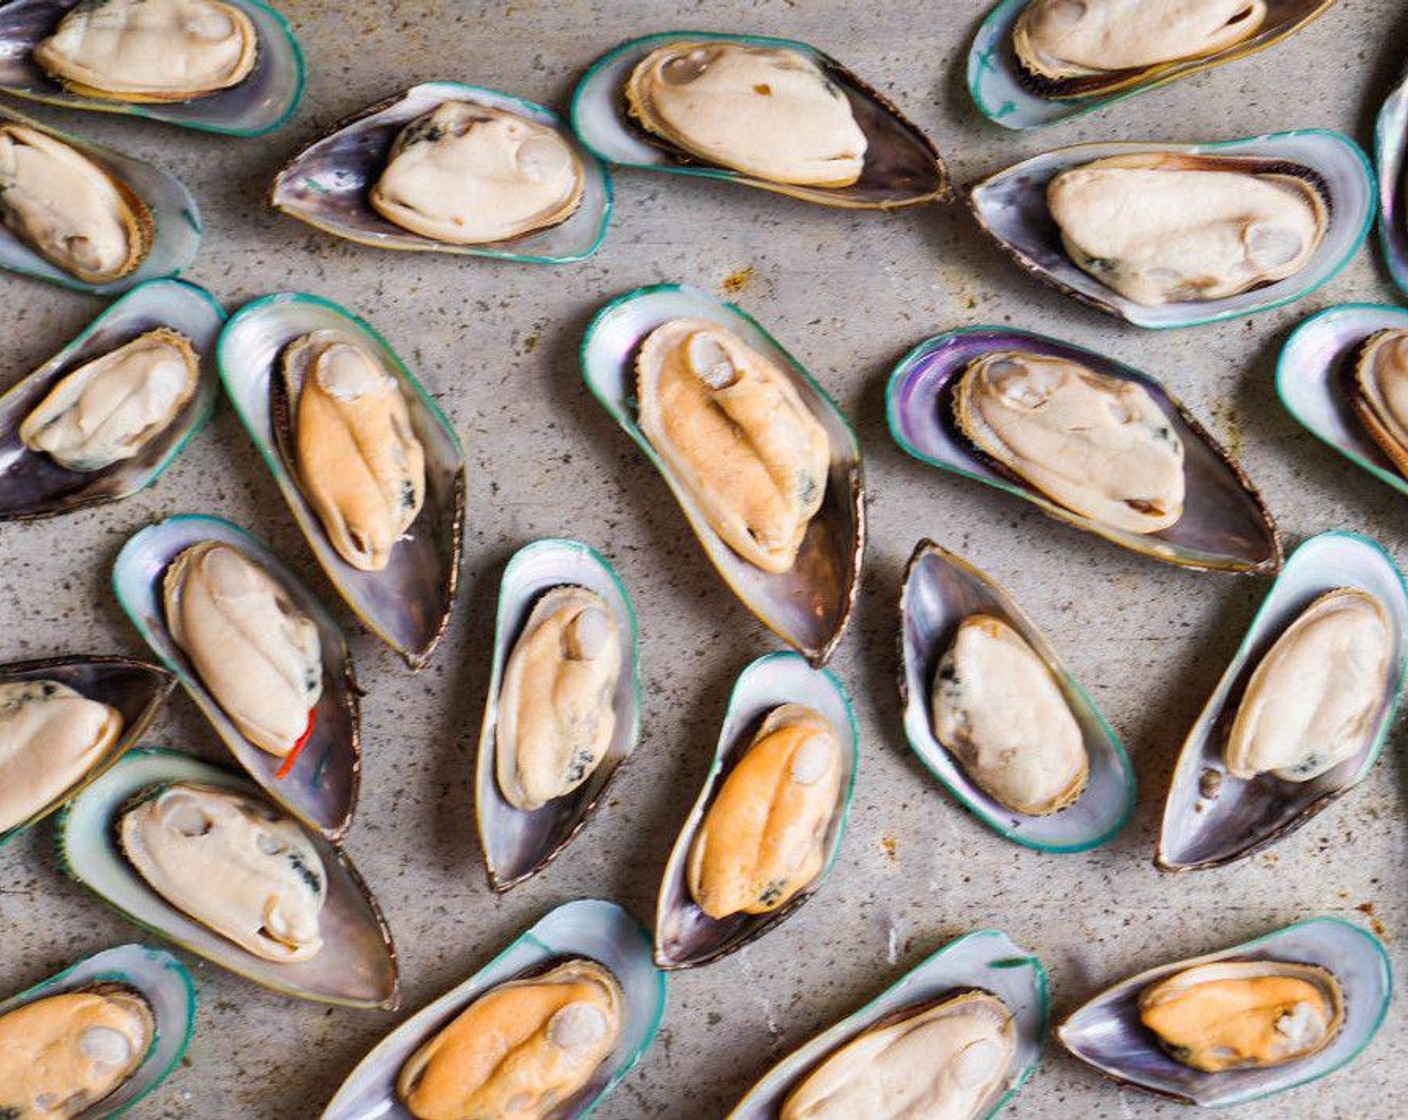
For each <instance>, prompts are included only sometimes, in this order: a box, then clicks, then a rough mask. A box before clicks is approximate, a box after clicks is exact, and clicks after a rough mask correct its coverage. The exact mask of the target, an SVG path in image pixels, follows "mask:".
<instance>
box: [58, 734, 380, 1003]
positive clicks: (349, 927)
mask: <svg viewBox="0 0 1408 1120" xmlns="http://www.w3.org/2000/svg"><path fill="white" fill-rule="evenodd" d="M181 781H189V782H200V783H204V784H206V785H214V786H221V787H224V788H229V789H233V790H237V791H239V792H241V793H244V794H247V795H249V794H252V795H254V796H256V797H257V796H258V793H257V791H256V790H255V787H254V786H253V785H252V784H251V783H250V782H249V781H247V780H246V779H245V778H243V777H241V776H238V775H236V774H234V773H232V772H230V771H228V770H225V769H223V768H221V767H218V766H212V765H211V764H210V763H208V762H203V761H201V760H200V759H197V758H193V757H191V756H190V755H186V754H182V753H181V752H179V751H171V750H153V749H143V750H135V751H131V752H129V753H128V754H126V755H125V756H124V757H123V758H122V759H121V760H120V761H119V762H118V763H117V765H116V766H114V767H112V769H110V770H108V771H107V773H105V774H104V775H103V776H102V777H100V778H99V779H98V780H97V781H95V782H94V783H93V784H92V785H90V786H88V788H87V789H85V790H84V791H83V792H82V793H81V794H79V796H78V797H76V798H75V799H74V800H73V801H72V802H70V803H69V806H68V808H67V809H65V810H64V814H63V816H62V817H61V818H60V824H59V841H58V843H59V855H60V858H61V859H62V861H63V866H64V870H65V871H67V872H68V874H69V875H70V876H71V877H72V878H74V879H75V880H77V881H78V882H80V883H82V884H83V885H84V886H85V887H87V888H88V889H89V890H91V891H92V892H93V893H94V894H96V895H97V896H98V897H99V898H101V899H102V900H103V901H104V902H106V903H108V904H109V905H110V906H112V907H113V908H114V909H116V910H117V911H118V912H119V913H121V914H122V915H123V916H124V917H125V918H127V919H128V920H129V921H132V922H135V923H137V924H138V925H140V926H142V927H143V928H145V929H149V930H151V931H152V932H153V933H156V934H158V935H160V936H161V937H164V938H166V939H167V940H168V941H171V942H173V943H174V944H176V945H179V946H180V947H181V948H183V949H187V950H189V951H190V952H192V953H195V954H197V955H199V956H202V957H204V958H205V959H206V960H209V961H211V962H212V963H214V964H218V965H219V966H220V967H222V968H227V969H229V970H230V971H231V972H234V973H236V974H237V975H240V976H243V977H245V978H246V979H249V980H253V981H254V982H255V983H257V984H262V985H264V986H265V987H266V988H272V989H273V990H274V991H277V992H282V993H284V994H285V995H290V996H295V997H297V998H298V999H307V1000H315V1001H317V1002H320V1003H335V1004H341V1005H344V1006H348V1007H381V1008H385V1009H387V1010H391V1009H394V1008H395V1007H396V1004H397V1002H398V1000H399V993H398V981H397V970H396V951H395V949H394V947H393V946H392V943H391V931H390V930H389V929H388V928H387V926H386V923H385V921H384V920H383V918H382V916H381V911H380V910H379V909H378V907H377V904H376V901H375V899H373V898H372V896H371V894H370V892H369V891H368V890H367V887H366V884H365V883H363V882H362V878H361V876H360V875H358V874H357V870H356V868H354V867H353V866H352V864H351V862H350V861H349V860H348V859H347V857H346V856H345V855H343V854H342V851H341V850H340V849H339V848H336V847H334V846H333V845H332V844H330V843H329V842H327V841H326V840H324V839H323V838H322V837H321V836H319V835H318V834H317V833H316V832H313V831H311V830H310V831H309V836H310V837H311V839H312V841H313V843H314V845H315V846H316V847H317V849H318V855H319V856H320V857H321V859H322V862H323V867H324V869H325V870H326V872H327V876H328V891H327V902H326V903H325V905H324V907H323V911H322V915H321V918H320V927H321V932H322V936H323V948H322V951H321V952H320V953H318V955H317V956H316V957H313V958H312V959H311V960H307V961H300V962H294V963H290V962H279V961H269V960H264V959H263V958H260V957H257V956H255V955H254V954H253V953H250V952H248V951H247V950H245V949H242V948H240V947H239V946H238V945H236V944H234V943H233V942H231V941H228V940H226V939H225V938H224V937H221V936H220V935H219V934H216V933H213V932H212V931H210V930H209V929H207V928H206V927H205V926H203V925H201V924H200V923H198V922H196V921H195V920H194V919H192V918H190V917H188V916H187V915H186V914H184V913H183V912H182V911H180V910H177V909H176V908H175V907H173V906H172V905H171V904H170V903H168V902H167V901H166V900H165V899H164V898H162V897H161V896H160V895H158V894H157V893H156V892H155V891H154V890H152V888H151V887H150V886H148V885H147V882H146V880H145V879H143V878H142V877H141V876H140V875H139V874H138V873H137V871H136V870H135V869H134V868H133V867H132V865H131V864H130V863H129V862H128V861H127V858H126V857H125V856H124V855H123V854H122V851H121V849H120V847H119V846H118V842H117V837H116V824H117V820H118V817H119V815H120V814H121V813H122V810H123V808H124V807H125V806H126V805H127V803H128V802H129V801H131V799H132V798H133V797H134V796H135V795H137V794H138V793H141V792H142V791H143V790H146V789H148V788H150V787H151V786H153V785H158V784H162V783H170V782H181Z"/></svg>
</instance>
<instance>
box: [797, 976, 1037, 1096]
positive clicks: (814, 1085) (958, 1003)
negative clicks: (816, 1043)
mask: <svg viewBox="0 0 1408 1120" xmlns="http://www.w3.org/2000/svg"><path fill="white" fill-rule="evenodd" d="M1016 1052H1017V1029H1016V1024H1015V1022H1014V1020H1013V1018H1012V1013H1011V1012H1010V1011H1009V1010H1008V1009H1007V1005H1006V1004H1004V1003H1003V1002H1002V1001H1001V1000H1000V999H998V998H997V997H996V996H993V995H989V994H988V993H987V992H978V991H973V992H963V993H961V994H959V995H956V996H950V997H948V998H946V999H943V1000H941V1001H939V1002H937V1003H930V1004H927V1005H924V1006H921V1007H918V1008H911V1009H909V1010H906V1011H902V1012H900V1013H898V1014H897V1015H896V1016H892V1017H890V1018H889V1019H888V1020H882V1021H881V1023H879V1024H877V1025H876V1026H873V1027H871V1028H870V1029H869V1030H867V1031H865V1032H863V1033H862V1034H860V1035H858V1036H857V1037H856V1038H854V1039H852V1040H851V1041H850V1042H848V1043H846V1045H845V1046H843V1047H842V1048H841V1049H840V1050H837V1051H836V1052H835V1053H834V1054H832V1055H831V1056H830V1057H829V1058H827V1059H826V1060H825V1061H824V1062H822V1063H821V1065H819V1066H818V1067H817V1068H816V1070H815V1071H814V1072H813V1073H811V1074H810V1075H809V1076H808V1077H807V1078H806V1079H805V1080H803V1081H802V1083H801V1084H800V1085H798V1086H797V1088H795V1089H794V1090H793V1091H792V1093H791V1094H790V1095H789V1096H788V1098H787V1100H786V1101H784V1102H783V1105H782V1111H781V1112H780V1113H779V1120H857V1118H858V1117H865V1120H977V1118H978V1117H980V1116H985V1115H986V1114H987V1110H988V1109H989V1108H991V1106H992V1100H991V1098H992V1095H993V1092H994V1091H995V1090H996V1089H997V1088H998V1087H999V1086H1000V1085H1001V1084H1002V1083H1003V1081H1004V1079H1005V1078H1006V1075H1007V1070H1008V1067H1009V1066H1011V1064H1012V1059H1013V1057H1014V1055H1015V1054H1016Z"/></svg>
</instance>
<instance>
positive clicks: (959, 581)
mask: <svg viewBox="0 0 1408 1120" xmlns="http://www.w3.org/2000/svg"><path fill="white" fill-rule="evenodd" d="M979 612H981V613H983V614H988V615H992V616H994V617H996V618H999V619H1001V620H1002V621H1004V622H1006V623H1007V624H1008V625H1009V626H1011V627H1012V628H1013V629H1014V630H1016V631H1017V632H1018V633H1019V634H1021V636H1022V637H1023V638H1024V639H1026V642H1027V644H1028V645H1029V646H1031V647H1032V649H1033V650H1035V651H1036V652H1037V654H1038V655H1039V656H1040V657H1041V659H1042V660H1043V661H1044V662H1046V665H1047V667H1048V668H1049V669H1050V670H1051V672H1052V675H1053V676H1054V677H1055V678H1056V681H1057V683H1058V684H1059V685H1060V688H1061V692H1062V694H1063V695H1064V697H1065V700H1066V703H1067V705H1068V706H1069V707H1070V709H1071V713H1072V714H1073V715H1074V716H1075V717H1076V722H1077V723H1078V724H1079V725H1080V729H1081V734H1082V737H1083V738H1084V740H1085V750H1086V754H1087V755H1088V756H1089V759H1090V777H1089V781H1088V782H1087V784H1086V787H1085V790H1084V792H1083V793H1081V795H1080V797H1079V798H1077V800H1076V801H1075V802H1074V803H1073V804H1071V805H1070V806H1068V807H1067V808H1065V809H1062V810H1060V811H1059V812H1057V813H1053V814H1051V815H1050V816H1045V817H1031V816H1022V815H1020V814H1017V813H1014V812H1013V811H1012V810H1010V809H1008V808H1006V807H1005V806H1003V805H1000V804H998V803H997V802H996V801H994V800H993V799H992V798H991V797H990V796H989V795H988V794H987V793H985V792H984V791H983V790H982V789H981V787H979V786H978V785H977V783H975V782H974V781H973V780H972V779H971V778H970V777H969V776H968V774H967V772H966V771H965V770H964V769H963V767H962V766H960V765H958V763H957V762H956V761H955V760H954V758H953V755H952V754H950V753H949V751H948V750H946V749H945V748H944V746H943V744H941V743H940V742H939V741H938V739H937V738H936V737H935V735H934V725H933V719H932V717H931V714H930V694H931V689H932V682H933V679H934V671H935V668H936V667H937V665H938V663H939V658H940V657H942V656H943V652H944V650H945V649H946V648H947V647H948V645H949V643H950V641H951V640H952V636H953V633H954V631H955V630H956V629H957V627H958V624H959V623H960V622H961V621H962V620H963V619H964V618H966V617H968V616H969V615H971V614H975V613H979ZM900 660H901V670H900V682H899V684H900V703H901V706H902V707H903V709H904V729H905V735H906V737H907V738H908V739H909V745H910V747H911V748H912V749H913V751H914V753H915V754H917V755H918V756H919V760H920V761H921V762H922V763H924V765H925V766H926V767H927V768H928V770H929V772H930V773H931V774H933V775H934V777H936V778H938V779H939V781H940V782H941V783H943V785H944V788H945V789H947V790H948V791H949V793H951V794H953V796H954V797H956V798H957V799H958V801H959V802H960V803H961V804H962V805H963V806H964V807H965V808H966V809H968V811H969V812H971V813H972V814H973V815H974V816H976V817H977V818H978V819H979V820H981V821H982V822H983V823H984V824H986V825H987V826H988V827H990V828H992V829H994V830H995V831H997V832H999V833H1001V834H1002V835H1003V836H1005V837H1006V838H1007V839H1009V840H1015V841H1016V842H1017V843H1018V844H1024V845H1026V846H1027V847H1030V848H1037V849H1039V850H1041V851H1047V852H1083V851H1086V850H1088V849H1090V848H1094V847H1098V846H1099V845H1101V844H1104V843H1107V842H1108V841H1110V840H1111V839H1113V838H1114V836H1115V834H1116V833H1117V832H1119V830H1120V829H1121V828H1123V827H1124V825H1125V823H1126V822H1127V821H1128V820H1129V816H1130V813H1132V812H1133V811H1134V798H1135V792H1136V788H1137V786H1136V782H1135V778H1134V769H1133V767H1131V766H1130V764H1129V758H1128V757H1127V756H1126V755H1125V752H1124V747H1123V746H1122V745H1121V744H1120V741H1119V738H1118V737H1117V736H1116V735H1115V732H1114V729H1113V728H1111V727H1110V725H1109V724H1108V723H1107V722H1106V721H1105V717H1104V716H1102V715H1101V714H1100V712H1099V710H1098V709H1097V708H1096V707H1095V705H1094V703H1093V702H1092V701H1091V699H1090V696H1089V695H1088V694H1087V693H1086V691H1085V689H1084V688H1082V687H1081V685H1080V682H1079V681H1077V680H1076V679H1075V678H1074V677H1073V676H1072V675H1071V672H1070V670H1069V669H1068V668H1066V665H1065V663H1064V662H1063V661H1062V660H1061V657H1060V655H1059V654H1058V653H1057V652H1056V651H1055V650H1054V649H1053V648H1052V646H1051V643H1050V642H1048V641H1047V640H1046V638H1045V637H1044V636H1043V635H1042V633H1041V631H1039V630H1038V629H1037V628H1036V627H1035V626H1034V625H1032V623H1031V622H1030V621H1029V620H1028V619H1027V617H1026V615H1024V614H1023V613H1022V612H1021V610H1020V609H1019V608H1018V607H1017V605H1016V604H1015V603H1014V602H1013V601H1012V600H1011V599H1010V598H1009V597H1008V596H1007V594H1006V592H1004V591H1003V590H1002V588H1000V587H998V585H997V584H996V583H994V582H993V581H992V580H991V579H990V578H989V577H988V576H987V575H986V574H984V573H983V572H981V571H979V570H978V569H977V568H975V567H973V565H971V564H969V563H968V562H967V561H966V560H964V559H962V558H961V557H959V556H956V555H955V554H954V553H952V552H949V551H948V550H947V549H944V548H940V547H939V546H938V545H937V544H935V543H934V542H933V541H929V540H923V541H920V542H919V544H918V545H917V546H916V547H915V550H914V555H913V556H911V557H910V560H909V565H908V567H907V568H906V569H905V577H904V586H903V588H902V590H901V592H900Z"/></svg>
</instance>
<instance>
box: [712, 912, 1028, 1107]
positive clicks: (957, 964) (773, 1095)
mask: <svg viewBox="0 0 1408 1120" xmlns="http://www.w3.org/2000/svg"><path fill="white" fill-rule="evenodd" d="M965 989H977V990H980V991H985V992H990V993H991V994H993V995H995V996H997V997H998V998H999V999H1001V1000H1002V1002H1003V1003H1005V1004H1006V1005H1007V1008H1008V1010H1009V1011H1011V1012H1012V1016H1013V1018H1014V1019H1015V1021H1016V1027H1017V1054H1016V1057H1015V1058H1014V1059H1013V1062H1012V1066H1011V1068H1010V1069H1009V1070H1008V1075H1007V1080H1006V1084H1005V1086H1004V1088H1003V1091H1002V1093H1001V1094H1000V1099H997V1100H995V1101H992V1102H990V1103H989V1104H988V1107H987V1109H985V1110H984V1112H983V1114H982V1115H983V1116H984V1117H989V1116H995V1115H997V1113H998V1112H1000V1111H1001V1110H1002V1109H1003V1107H1004V1106H1006V1104H1007V1102H1008V1101H1010V1100H1011V1099H1012V1098H1013V1097H1014V1096H1016V1095H1017V1091H1018V1090H1019V1089H1020V1088H1021V1087H1022V1085H1023V1084H1024V1083H1025V1082H1026V1080H1027V1078H1028V1077H1030V1076H1031V1074H1032V1071H1033V1070H1034V1069H1036V1065H1037V1062H1038V1061H1039V1060H1040V1059H1041V1050H1042V1047H1043V1046H1044V1045H1045V1044H1046V1026H1047V1019H1048V1017H1049V1015H1050V1000H1049V997H1048V995H1047V984H1046V969H1044V968H1043V967H1042V964H1041V961H1039V960H1038V959H1037V958H1036V957H1035V956H1033V955H1032V954H1031V953H1030V952H1028V951H1027V950H1025V949H1023V948H1021V946H1019V945H1017V944H1016V943H1015V942H1014V941H1013V940H1012V939H1011V938H1010V937H1008V936H1007V934H1005V933H1002V932H1000V931H999V930H993V929H985V930H978V931H977V932H976V933H969V934H965V935H964V936H962V937H959V938H956V939H955V940H953V941H950V942H949V943H948V944H947V945H945V946H944V947H943V948H942V949H940V950H939V951H938V952H936V953H934V954H933V955H932V956H931V957H929V958H928V959H926V960H924V961H922V962H920V963H919V964H918V965H916V966H915V967H914V968H912V969H910V970H909V971H908V972H907V973H905V974H904V976H902V977H901V978H900V979H899V980H898V981H896V982H895V983H894V984H892V985H890V987H888V988H886V989H885V990H884V991H883V992H881V993H880V995H878V996H876V997H875V998H874V999H873V1000H871V1001H870V1002H869V1003H867V1004H866V1005H865V1006H864V1007H862V1008H860V1009H859V1010H858V1011H855V1012H853V1013H852V1014H850V1015H848V1016H847V1017H846V1018H844V1019H842V1020H841V1021H840V1022H839V1023H837V1024H835V1025H834V1026H832V1027H829V1028H827V1029H826V1030H825V1031H823V1032H822V1033H821V1034H819V1035H817V1036H816V1037H815V1038H813V1039H811V1040H810V1041H809V1042H806V1043H804V1044H803V1045H802V1046H800V1047H798V1048H797V1049H796V1050H794V1051H792V1053H791V1054H789V1055H788V1056H787V1057H785V1058H783V1059H782V1061H780V1062H778V1063H777V1065H775V1066H773V1067H772V1069H771V1070H770V1071H769V1072H768V1073H767V1075H766V1076H764V1077H763V1079H762V1080H761V1081H759V1082H758V1083H757V1084H756V1085H754V1086H753V1088H752V1089H750V1090H749V1091H748V1093H747V1095H746V1096H745V1097H744V1098H743V1099H742V1100H741V1101H739V1102H738V1104H737V1105H735V1106H734V1109H733V1111H732V1112H730V1113H729V1114H728V1120H773V1117H775V1116H777V1114H778V1110H779V1109H780V1108H781V1107H782V1102H783V1101H785V1100H786V1099H787V1095H788V1094H789V1093H790V1092H791V1091H792V1090H793V1089H794V1088H795V1087H796V1086H797V1085H798V1083H799V1082H800V1081H801V1079H802V1078H803V1077H804V1076H805V1075H806V1074H808V1073H810V1072H811V1071H812V1069H813V1068H815V1067H816V1065H817V1064H818V1063H819V1062H820V1061H821V1060H822V1059H823V1058H825V1057H826V1056H827V1055H828V1054H832V1053H835V1052H836V1051H837V1050H839V1049H840V1048H841V1047H842V1046H844V1045H845V1044H846V1043H847V1042H849V1041H850V1040H851V1039H853V1038H855V1036H856V1035H858V1034H860V1033H861V1032H862V1031H864V1030H867V1029H869V1028H870V1027H872V1026H875V1025H876V1024H877V1023H878V1022H880V1020H882V1019H885V1018H888V1017H889V1016H892V1015H894V1014H896V1013H897V1012H900V1011H903V1010H904V1009H905V1008H908V1007H915V1006H918V1005H920V1004H924V1003H930V1002H933V1001H934V1000H938V999H943V998H945V997H947V996H949V995H956V994H957V993H958V992H960V991H963V990H965Z"/></svg>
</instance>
